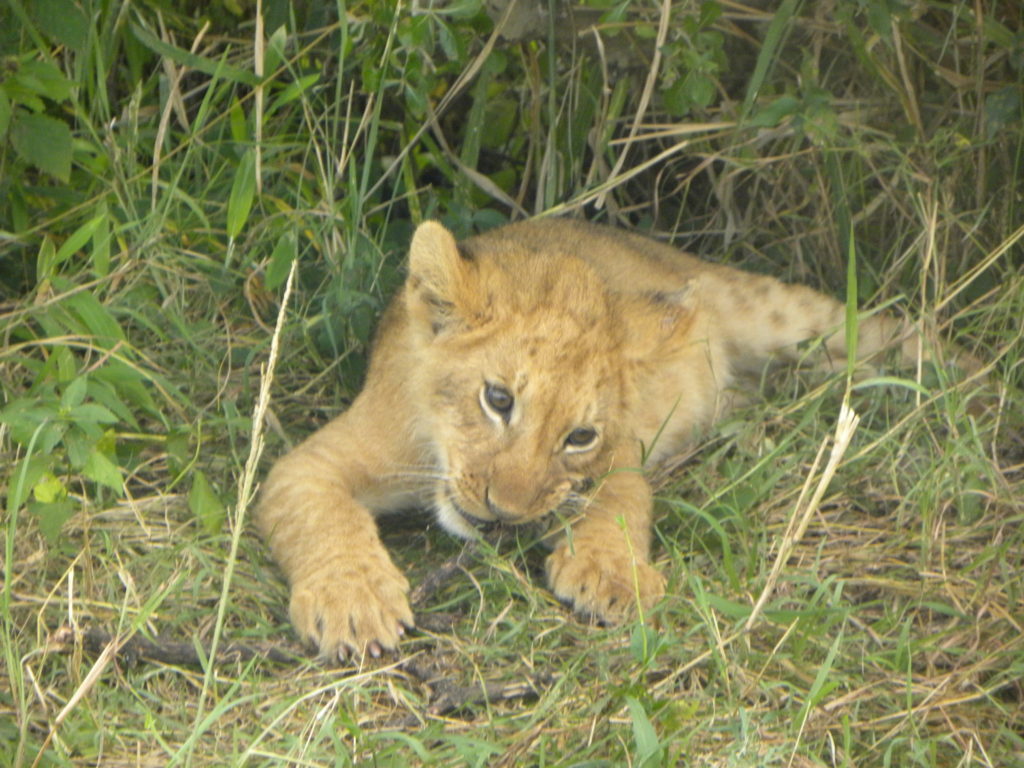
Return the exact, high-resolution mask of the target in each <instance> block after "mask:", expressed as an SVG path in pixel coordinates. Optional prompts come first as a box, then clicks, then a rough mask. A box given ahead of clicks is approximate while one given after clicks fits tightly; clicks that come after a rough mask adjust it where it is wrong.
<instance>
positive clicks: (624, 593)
mask: <svg viewBox="0 0 1024 768" xmlns="http://www.w3.org/2000/svg"><path fill="white" fill-rule="evenodd" d="M547 573H548V584H549V585H550V587H551V591H552V592H554V593H555V595H556V596H557V597H558V598H559V599H561V600H566V601H568V602H570V603H572V606H573V608H575V609H576V611H578V612H579V613H581V614H584V615H587V616H591V617H593V618H596V619H599V620H600V621H603V622H606V623H608V624H618V623H621V622H622V621H624V620H625V619H627V618H629V617H630V616H633V615H635V614H636V611H637V607H638V605H639V607H640V608H642V609H643V610H645V611H646V610H647V609H649V608H651V607H652V606H654V604H655V603H657V602H658V600H659V599H661V597H662V596H663V595H664V594H665V580H664V579H663V578H662V576H661V574H660V573H658V571H657V570H655V569H654V568H653V567H652V566H651V565H650V564H649V563H646V562H640V561H637V560H634V559H633V558H632V557H630V555H629V554H628V553H620V552H615V551H609V550H607V549H596V548H585V547H582V546H580V545H579V544H577V546H576V549H575V551H572V550H570V547H569V546H568V545H566V544H563V545H561V546H559V547H558V548H557V549H556V550H555V551H554V552H552V553H551V554H550V555H549V556H548V560H547Z"/></svg>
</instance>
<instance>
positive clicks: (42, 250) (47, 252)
mask: <svg viewBox="0 0 1024 768" xmlns="http://www.w3.org/2000/svg"><path fill="white" fill-rule="evenodd" d="M56 263H57V247H56V246H55V245H54V244H53V240H52V239H51V238H50V236H49V235H43V241H42V242H41V243H40V244H39V253H38V254H36V284H37V285H39V286H42V284H43V282H44V281H47V280H49V279H50V278H52V277H53V268H54V267H55V266H56Z"/></svg>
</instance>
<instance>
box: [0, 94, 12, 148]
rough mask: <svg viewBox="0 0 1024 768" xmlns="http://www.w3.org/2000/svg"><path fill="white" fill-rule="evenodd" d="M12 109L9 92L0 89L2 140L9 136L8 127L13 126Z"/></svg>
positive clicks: (0, 134) (0, 135) (0, 130)
mask: <svg viewBox="0 0 1024 768" xmlns="http://www.w3.org/2000/svg"><path fill="white" fill-rule="evenodd" d="M11 109H12V108H11V101H10V99H8V98H7V92H6V91H5V90H4V89H3V88H2V87H0V139H3V137H4V136H6V135H7V127H8V126H9V125H10V124H11Z"/></svg>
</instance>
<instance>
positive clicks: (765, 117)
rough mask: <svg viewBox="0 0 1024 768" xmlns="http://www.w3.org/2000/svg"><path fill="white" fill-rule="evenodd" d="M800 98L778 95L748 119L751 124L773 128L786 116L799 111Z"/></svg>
mask: <svg viewBox="0 0 1024 768" xmlns="http://www.w3.org/2000/svg"><path fill="white" fill-rule="evenodd" d="M800 106H801V105H800V99H798V98H796V97H795V96H780V97H779V98H777V99H775V101H773V102H772V103H771V104H769V105H767V106H766V107H764V108H762V109H759V110H758V111H757V114H755V115H754V116H753V118H751V120H750V124H751V125H755V126H761V127H765V128H774V127H775V126H776V125H778V124H779V123H781V122H782V121H783V120H785V119H786V118H787V117H790V116H791V115H795V114H796V113H797V112H799V111H800Z"/></svg>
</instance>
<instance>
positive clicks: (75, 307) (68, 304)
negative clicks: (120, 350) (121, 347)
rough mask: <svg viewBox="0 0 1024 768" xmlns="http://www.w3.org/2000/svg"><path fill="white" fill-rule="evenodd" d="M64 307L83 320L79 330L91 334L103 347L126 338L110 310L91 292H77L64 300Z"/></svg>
mask: <svg viewBox="0 0 1024 768" xmlns="http://www.w3.org/2000/svg"><path fill="white" fill-rule="evenodd" d="M62 306H63V307H64V309H66V310H68V311H69V312H70V313H73V314H74V316H76V317H77V318H78V320H79V321H80V322H81V325H82V328H80V329H78V331H79V332H85V333H88V334H89V335H91V336H92V337H93V338H94V339H95V340H96V342H97V343H99V344H100V345H101V346H103V347H107V348H109V347H111V346H113V345H114V344H116V343H117V342H118V341H123V340H124V331H123V330H121V326H120V325H119V324H118V322H117V320H115V319H114V316H113V315H111V314H110V311H109V310H108V309H107V308H106V307H105V306H103V304H101V303H100V300H99V299H97V298H96V297H95V296H93V295H92V294H91V293H85V292H82V293H76V294H74V295H72V296H68V297H67V298H66V299H64V301H63V302H62Z"/></svg>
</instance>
